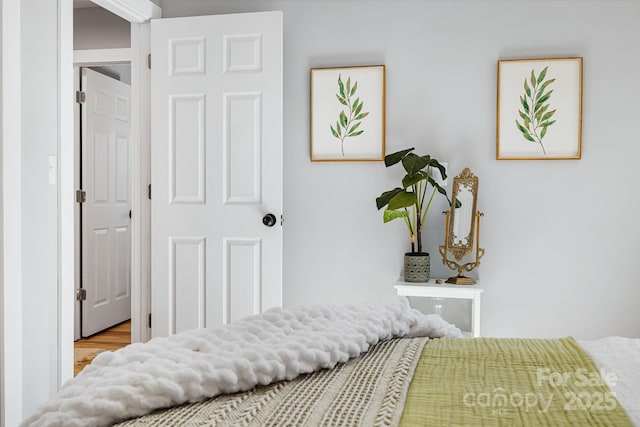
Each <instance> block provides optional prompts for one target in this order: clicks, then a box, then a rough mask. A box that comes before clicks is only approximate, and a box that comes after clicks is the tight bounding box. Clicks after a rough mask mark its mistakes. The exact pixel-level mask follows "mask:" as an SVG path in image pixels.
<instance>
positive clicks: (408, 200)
mask: <svg viewBox="0 0 640 427" xmlns="http://www.w3.org/2000/svg"><path fill="white" fill-rule="evenodd" d="M416 202H417V199H416V195H415V193H413V192H412V191H406V190H402V191H401V192H399V193H398V194H396V195H395V196H393V197H392V198H391V200H389V209H391V210H396V209H401V208H408V207H409V206H413V205H415V204H416Z"/></svg>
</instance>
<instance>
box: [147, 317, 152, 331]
mask: <svg viewBox="0 0 640 427" xmlns="http://www.w3.org/2000/svg"><path fill="white" fill-rule="evenodd" d="M147 324H148V325H149V329H151V313H149V322H148V323H147Z"/></svg>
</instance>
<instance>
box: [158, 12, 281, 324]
mask: <svg viewBox="0 0 640 427" xmlns="http://www.w3.org/2000/svg"><path fill="white" fill-rule="evenodd" d="M151 52H152V58H153V69H152V72H151V74H152V76H151V93H152V102H151V120H152V126H151V133H152V141H153V144H152V154H151V163H152V173H151V175H152V186H153V198H152V201H151V202H152V208H151V212H152V281H151V283H152V312H153V325H152V326H153V327H152V334H153V336H163V335H167V334H171V333H176V332H179V331H182V330H185V329H191V328H196V327H212V326H216V325H220V324H222V323H227V322H229V321H231V320H234V319H237V318H239V317H243V316H245V315H249V314H256V313H260V312H261V311H263V310H265V309H266V308H269V307H272V306H280V305H281V304H282V228H281V224H280V221H277V223H276V224H275V225H274V226H272V227H267V226H265V225H264V224H263V223H262V218H263V216H264V215H265V214H267V213H273V214H274V215H275V216H276V217H277V218H279V217H280V215H281V213H282V15H281V13H279V12H267V13H251V14H235V15H219V16H199V17H188V18H172V19H161V20H155V21H152V23H151Z"/></svg>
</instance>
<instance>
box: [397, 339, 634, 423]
mask: <svg viewBox="0 0 640 427" xmlns="http://www.w3.org/2000/svg"><path fill="white" fill-rule="evenodd" d="M615 380H616V378H615V375H613V374H612V373H607V372H601V371H600V370H599V369H598V368H597V367H596V365H595V363H594V362H593V361H592V360H591V358H590V357H589V356H588V355H587V354H585V352H584V351H583V350H582V348H581V347H580V346H579V345H578V344H577V343H576V341H575V340H574V339H573V338H563V339H505V338H501V339H495V338H478V339H457V340H451V339H437V340H431V341H429V343H428V344H427V345H426V346H425V348H424V350H423V352H422V355H421V358H420V362H419V364H418V367H417V368H416V371H415V374H414V377H413V380H412V382H411V385H410V387H409V392H408V396H407V402H406V404H405V408H404V412H403V415H402V419H401V421H400V425H401V426H421V427H422V426H478V427H479V426H536V427H538V426H554V427H555V426H565V425H570V426H616V427H624V426H631V422H630V421H629V419H628V417H627V415H626V413H625V411H624V409H623V408H622V407H621V406H620V404H619V403H618V401H617V400H616V398H615ZM607 381H608V382H610V383H611V384H610V385H611V387H609V386H608V385H607Z"/></svg>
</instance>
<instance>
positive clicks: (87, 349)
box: [73, 320, 131, 375]
mask: <svg viewBox="0 0 640 427" xmlns="http://www.w3.org/2000/svg"><path fill="white" fill-rule="evenodd" d="M128 344H131V321H130V320H127V321H126V322H123V323H120V324H118V325H116V326H113V327H112V328H109V329H107V330H105V331H102V332H99V333H97V334H95V335H92V336H90V337H89V338H82V339H80V340H78V341H76V342H75V343H74V350H75V362H74V367H73V371H74V372H73V374H74V375H78V373H79V372H80V371H81V370H82V368H84V367H85V366H86V365H88V364H89V363H91V361H92V360H93V358H94V357H96V356H97V355H98V354H99V353H101V352H103V351H105V350H112V351H113V350H117V349H119V348H122V347H124V346H126V345H128Z"/></svg>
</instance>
